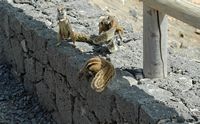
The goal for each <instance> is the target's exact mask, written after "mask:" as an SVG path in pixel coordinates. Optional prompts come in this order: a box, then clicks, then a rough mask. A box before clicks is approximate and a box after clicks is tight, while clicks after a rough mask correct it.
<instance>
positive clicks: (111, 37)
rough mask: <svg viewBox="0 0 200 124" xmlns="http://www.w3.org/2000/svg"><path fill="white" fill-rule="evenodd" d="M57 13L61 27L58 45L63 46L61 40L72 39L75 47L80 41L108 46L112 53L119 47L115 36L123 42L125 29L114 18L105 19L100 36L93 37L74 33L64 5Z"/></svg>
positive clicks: (100, 27) (100, 24)
mask: <svg viewBox="0 0 200 124" xmlns="http://www.w3.org/2000/svg"><path fill="white" fill-rule="evenodd" d="M57 12H58V14H57V20H58V25H59V32H58V43H57V45H60V44H61V40H66V39H69V38H71V40H72V41H73V45H74V46H75V41H78V42H87V43H89V44H95V45H102V44H106V45H107V47H108V50H109V51H110V52H111V53H112V52H114V51H116V50H117V46H116V44H115V39H116V37H115V35H116V34H118V35H119V36H120V39H121V40H122V33H123V29H122V28H121V27H120V26H119V25H118V22H117V20H116V19H115V17H114V16H107V17H105V18H103V19H102V20H101V21H100V22H99V35H97V36H94V37H92V36H90V35H87V34H84V33H78V32H74V31H73V29H72V26H71V23H70V21H69V19H68V18H67V12H66V9H65V7H64V6H63V5H60V6H59V7H58V8H57Z"/></svg>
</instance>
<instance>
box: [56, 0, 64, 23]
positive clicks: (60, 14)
mask: <svg viewBox="0 0 200 124" xmlns="http://www.w3.org/2000/svg"><path fill="white" fill-rule="evenodd" d="M57 12H58V13H57V19H58V20H61V19H64V18H65V17H66V10H65V7H64V5H62V4H61V5H59V6H58V7H57Z"/></svg>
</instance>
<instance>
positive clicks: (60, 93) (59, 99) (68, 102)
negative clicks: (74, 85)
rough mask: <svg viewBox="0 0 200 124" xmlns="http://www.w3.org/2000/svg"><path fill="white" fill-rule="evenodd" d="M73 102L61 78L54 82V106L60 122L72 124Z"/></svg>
mask: <svg viewBox="0 0 200 124" xmlns="http://www.w3.org/2000/svg"><path fill="white" fill-rule="evenodd" d="M73 101H74V100H73V97H72V96H71V94H70V91H69V89H68V87H67V86H66V83H65V81H64V79H63V77H60V78H59V80H58V81H57V82H56V105H57V108H58V111H59V113H60V116H61V118H62V121H63V122H64V123H65V124H71V123H72V110H73V108H74V102H73Z"/></svg>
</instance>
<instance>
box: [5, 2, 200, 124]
mask: <svg viewBox="0 0 200 124" xmlns="http://www.w3.org/2000/svg"><path fill="white" fill-rule="evenodd" d="M24 1H25V2H24ZM24 1H23V0H15V3H12V2H11V4H13V5H14V6H15V7H19V8H21V9H22V10H23V11H21V10H20V12H23V13H25V14H27V15H30V16H32V17H33V18H32V19H35V20H38V21H42V22H44V23H45V24H46V25H47V26H48V28H49V29H52V30H54V31H56V32H57V30H58V27H57V22H56V6H57V5H58V4H61V3H62V4H64V5H65V6H66V8H67V10H68V16H69V19H70V21H71V22H72V26H73V28H74V29H75V30H77V31H81V32H85V33H88V34H97V32H98V29H97V25H98V18H99V17H100V16H102V15H105V12H104V11H102V10H101V9H100V8H99V7H96V6H92V5H91V4H89V3H88V1H87V0H55V1H52V2H45V1H42V0H41V1H40V0H38V1H34V0H24ZM16 3H18V4H16ZM22 3H23V4H22ZM119 21H120V23H121V25H122V26H123V27H124V28H125V34H124V37H125V40H124V41H125V43H124V44H123V45H122V46H119V50H118V51H117V52H115V53H113V54H106V53H104V54H102V55H103V56H107V57H109V58H110V59H111V62H112V63H113V64H114V66H115V68H120V69H123V70H125V71H128V72H130V73H131V74H132V75H133V77H134V78H135V79H136V84H134V85H137V86H138V87H139V88H141V89H144V91H145V92H147V93H148V94H150V95H152V96H154V95H156V92H151V91H149V90H146V89H151V87H158V88H161V89H162V90H163V94H161V96H160V98H155V99H159V100H161V101H162V102H164V104H166V105H167V106H170V107H173V108H175V109H176V111H178V112H179V113H181V116H183V117H184V119H185V120H186V121H187V122H196V123H197V122H200V48H199V47H197V48H183V49H180V50H178V51H177V49H174V47H176V45H177V44H174V45H173V44H172V45H171V46H170V47H169V49H168V51H169V57H168V77H167V78H166V79H155V80H150V79H144V77H143V75H142V54H143V45H142V31H141V30H139V29H138V30H134V29H133V28H132V27H131V26H130V25H131V22H129V21H126V20H124V19H120V20H119ZM64 45H69V44H63V45H62V46H61V47H64ZM77 48H78V49H81V50H83V53H85V54H99V53H96V52H94V47H93V46H91V45H88V44H85V43H77ZM2 87H3V86H2ZM4 89H5V88H4ZM165 97H169V98H170V101H167V100H165ZM10 117H11V116H10Z"/></svg>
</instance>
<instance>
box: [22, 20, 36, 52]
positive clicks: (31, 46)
mask: <svg viewBox="0 0 200 124" xmlns="http://www.w3.org/2000/svg"><path fill="white" fill-rule="evenodd" d="M22 34H23V35H24V37H25V40H26V44H27V49H28V50H32V51H33V50H34V48H35V45H34V41H33V40H32V31H31V30H30V29H29V28H28V27H27V25H25V24H24V25H22Z"/></svg>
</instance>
